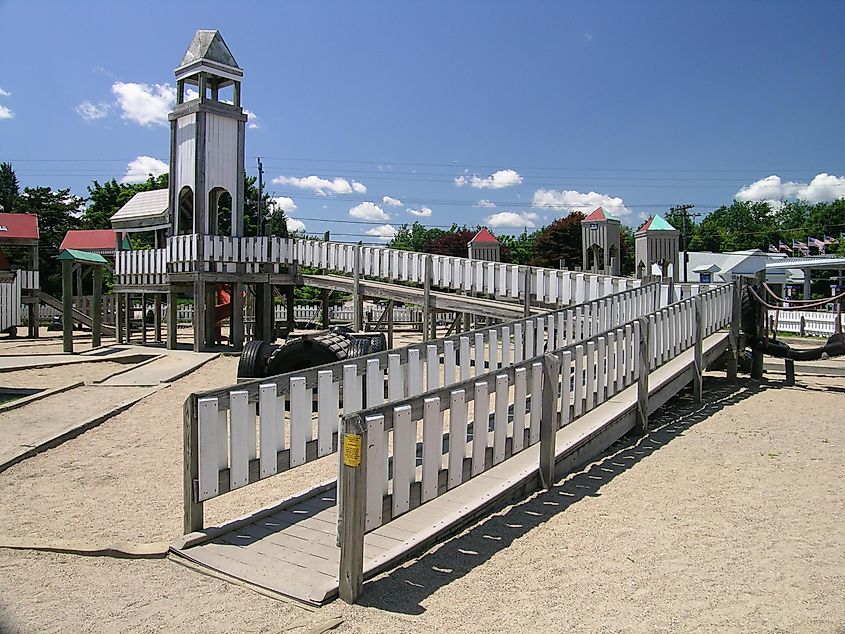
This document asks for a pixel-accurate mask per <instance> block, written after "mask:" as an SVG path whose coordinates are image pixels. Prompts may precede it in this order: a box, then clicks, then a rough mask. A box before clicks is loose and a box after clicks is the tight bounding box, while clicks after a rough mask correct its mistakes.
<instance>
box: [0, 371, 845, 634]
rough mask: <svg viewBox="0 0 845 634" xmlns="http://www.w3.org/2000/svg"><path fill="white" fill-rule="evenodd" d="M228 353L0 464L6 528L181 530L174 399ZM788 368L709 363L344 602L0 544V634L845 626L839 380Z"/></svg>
mask: <svg viewBox="0 0 845 634" xmlns="http://www.w3.org/2000/svg"><path fill="white" fill-rule="evenodd" d="M236 365H237V360H236V359H234V358H226V357H224V358H220V359H217V360H215V361H212V362H211V363H209V364H207V365H205V366H203V367H202V368H201V369H200V370H198V371H197V372H195V373H193V374H191V375H189V376H188V377H185V378H184V379H181V380H179V381H177V382H175V383H174V384H173V385H171V386H170V387H167V388H165V389H162V390H160V391H158V392H156V393H155V394H153V395H151V396H149V397H147V398H146V399H144V400H142V401H141V402H140V403H139V404H137V405H136V406H134V407H133V408H131V409H130V410H128V411H127V412H125V413H124V414H121V415H119V416H116V417H115V418H113V419H112V420H110V421H109V422H107V423H106V424H104V425H102V426H101V427H98V428H96V429H94V430H91V431H89V432H87V433H85V434H83V435H82V436H80V437H78V438H76V439H74V440H72V441H69V442H67V443H65V444H64V445H62V446H60V447H58V448H55V449H52V450H50V451H48V452H46V453H44V454H40V455H38V456H36V457H34V458H32V459H30V460H27V461H25V462H23V463H21V464H19V465H15V466H14V467H12V468H10V469H9V470H7V471H6V472H4V473H2V474H0V491H2V492H3V494H2V495H0V542H2V541H3V540H4V538H8V539H10V540H23V539H26V540H29V541H32V542H34V543H41V542H44V541H48V540H58V539H61V540H70V541H84V542H88V543H93V544H108V543H112V542H115V541H129V542H134V543H148V542H157V541H170V540H172V539H173V538H175V537H176V536H178V535H179V534H180V533H181V512H182V484H181V482H182V479H181V478H182V476H181V452H182V449H181V448H182V436H181V435H182V431H181V408H182V403H183V401H184V399H185V398H186V397H187V395H188V394H189V393H190V392H192V391H195V390H199V389H207V388H212V387H215V386H221V385H226V384H229V383H231V382H232V379H233V377H234V373H235V367H236ZM798 371H799V381H800V385H799V386H798V387H796V388H785V387H783V386H782V384H781V381H780V379H779V378H777V376H776V375H773V379H772V380H771V381H769V382H766V383H763V384H762V385H759V386H758V385H757V384H755V383H752V382H750V381H745V382H743V383H742V384H741V385H740V386H739V387H738V388H736V387H732V386H728V385H726V384H724V382H723V381H721V380H720V379H719V378H708V381H707V383H706V389H707V396H708V404H707V405H706V406H704V407H696V406H695V405H693V404H692V403H691V402H690V401H689V400H683V399H678V400H676V401H673V402H672V403H670V405H669V406H668V407H667V408H666V409H667V410H668V411H669V412H671V413H670V414H664V415H662V416H660V417H656V418H655V423H656V425H657V429H656V430H655V431H653V432H652V433H650V434H649V436H647V437H646V438H645V439H642V440H639V441H623V442H620V443H618V444H617V445H616V446H615V447H613V448H611V450H610V451H609V452H607V454H606V455H605V456H603V457H602V458H601V459H599V460H598V461H597V462H595V463H594V464H593V465H591V466H589V467H588V468H586V469H585V470H584V471H582V472H581V473H579V474H574V475H573V476H570V477H569V478H567V479H566V480H564V481H562V482H560V483H558V485H557V486H555V487H554V489H553V490H551V491H550V492H546V493H542V494H537V495H535V496H533V497H532V498H530V499H529V500H527V501H524V502H522V503H519V504H516V505H514V506H511V507H507V508H505V509H502V510H501V511H500V512H498V513H496V514H494V515H492V516H491V517H489V518H488V519H486V520H484V521H482V522H480V523H479V524H478V525H476V526H474V527H471V528H470V529H468V530H467V531H465V532H464V533H462V534H461V535H459V536H457V537H455V538H453V539H451V540H450V541H448V542H446V543H444V544H442V545H440V546H439V547H438V548H436V549H435V550H433V551H432V552H430V553H428V554H426V555H424V556H421V557H419V558H417V559H414V560H412V561H409V562H407V563H406V564H405V565H404V566H402V567H400V568H398V569H396V570H394V571H392V572H390V573H388V574H386V575H382V576H381V577H379V578H378V579H376V580H374V581H372V582H370V583H368V584H367V586H366V589H365V591H366V594H365V596H364V601H363V602H362V604H361V605H358V606H347V605H344V604H342V603H340V602H336V603H334V604H331V605H329V606H326V607H324V608H322V609H320V610H317V611H313V610H311V609H308V608H304V607H302V606H300V605H298V604H295V603H288V602H284V601H277V600H273V599H270V598H267V597H264V596H262V595H260V594H258V593H255V592H252V591H250V590H247V589H244V588H241V587H238V586H235V585H232V584H229V583H226V582H223V581H220V580H217V579H213V578H210V577H207V576H205V575H202V574H199V573H197V572H195V571H192V570H189V569H187V568H184V567H182V566H180V565H177V564H175V563H172V562H170V561H168V560H147V561H137V560H121V559H112V558H104V557H97V558H94V557H79V556H71V555H58V554H48V553H38V552H33V551H12V550H5V549H0V631H2V632H35V631H37V632H42V631H44V632H59V631H61V632H66V631H74V632H113V631H127V632H128V631H132V632H136V631H140V632H169V631H185V632H282V631H291V632H309V631H322V628H324V627H326V626H328V625H330V624H332V623H334V621H333V620H332V619H335V618H339V619H342V621H343V622H342V623H341V624H340V625H339V627H338V629H337V631H342V632H384V631H394V632H405V631H407V632H429V631H449V632H452V631H465V632H488V631H513V630H516V629H520V630H523V631H570V630H579V631H598V632H603V631H702V632H710V631H714V630H721V631H726V630H727V631H760V632H794V631H812V632H830V631H841V630H842V629H843V627H845V601H843V597H845V528H843V526H845V492H843V491H845V488H844V487H843V483H842V473H843V469H844V468H845V452H843V448H845V428H843V425H842V422H841V421H842V417H841V413H840V412H841V409H842V407H843V404H845V400H843V399H845V397H844V396H843V392H845V385H844V384H843V382H842V379H841V378H831V377H825V376H818V375H813V376H809V375H808V376H803V377H802V376H801V375H800V367H799V369H798ZM715 376H716V377H718V375H715ZM335 460H336V459H335V458H334V457H328V458H326V459H324V460H322V461H318V462H316V463H313V464H310V465H306V466H305V467H301V468H299V469H296V470H294V471H292V472H289V473H287V474H285V475H283V476H279V477H276V478H272V479H270V480H267V481H262V482H260V483H257V484H255V485H252V486H250V487H247V488H246V489H243V490H241V491H236V492H234V493H231V494H228V495H226V496H223V497H221V498H218V499H217V500H214V501H212V502H211V503H209V504H207V505H206V522H207V524H212V523H215V522H219V521H223V520H226V519H231V518H233V517H235V516H237V515H239V514H242V513H245V512H248V511H252V510H255V509H256V508H258V507H259V506H261V505H263V504H268V503H270V502H272V501H274V500H276V499H278V498H279V497H282V496H284V495H286V494H288V493H293V492H296V491H299V490H301V489H303V488H306V487H307V486H308V485H309V484H311V483H313V482H315V481H318V480H321V479H328V478H330V477H332V475H333V473H334V470H335V465H336V462H335ZM315 628H316V629H315Z"/></svg>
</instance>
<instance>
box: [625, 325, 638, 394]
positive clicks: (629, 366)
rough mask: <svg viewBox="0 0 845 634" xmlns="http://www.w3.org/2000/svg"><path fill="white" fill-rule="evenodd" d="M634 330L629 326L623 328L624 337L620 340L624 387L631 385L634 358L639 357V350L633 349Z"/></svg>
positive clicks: (634, 363)
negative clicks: (623, 362)
mask: <svg viewBox="0 0 845 634" xmlns="http://www.w3.org/2000/svg"><path fill="white" fill-rule="evenodd" d="M633 332H634V329H633V327H632V326H631V324H628V325H627V326H625V336H624V337H623V338H622V345H623V348H624V350H625V380H624V381H623V383H624V385H625V386H626V387H627V386H629V385H631V383H632V382H633V380H634V376H635V374H634V366H635V365H636V356H637V355H639V350H637V349H635V348H634V335H633Z"/></svg>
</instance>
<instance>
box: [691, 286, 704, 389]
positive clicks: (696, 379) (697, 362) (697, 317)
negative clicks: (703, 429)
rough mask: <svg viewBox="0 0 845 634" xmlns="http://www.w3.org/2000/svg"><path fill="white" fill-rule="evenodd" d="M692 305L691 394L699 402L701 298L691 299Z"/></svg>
mask: <svg viewBox="0 0 845 634" xmlns="http://www.w3.org/2000/svg"><path fill="white" fill-rule="evenodd" d="M693 306H694V307H695V351H694V355H695V356H694V360H693V365H694V368H693V370H694V373H693V377H692V395H693V400H695V402H696V403H700V402H701V390H702V380H703V374H704V368H703V367H701V366H702V364H703V355H702V346H701V342H702V340H703V336H702V335H703V332H702V327H703V323H702V319H701V298H700V297H696V298H695V300H694V301H693Z"/></svg>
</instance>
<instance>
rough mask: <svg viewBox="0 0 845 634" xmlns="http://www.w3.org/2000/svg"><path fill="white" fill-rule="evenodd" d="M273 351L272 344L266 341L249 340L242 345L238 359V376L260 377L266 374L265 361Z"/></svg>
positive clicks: (241, 377)
mask: <svg viewBox="0 0 845 634" xmlns="http://www.w3.org/2000/svg"><path fill="white" fill-rule="evenodd" d="M272 353H273V346H271V345H270V344H269V343H267V342H266V341H264V340H263V339H262V340H256V341H250V342H249V343H248V344H246V345H245V346H244V349H243V352H242V353H241V358H240V360H239V361H238V378H240V379H260V378H262V377H265V376H267V361H268V360H269V359H270V355H271V354H272Z"/></svg>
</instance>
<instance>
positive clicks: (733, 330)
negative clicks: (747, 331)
mask: <svg viewBox="0 0 845 634" xmlns="http://www.w3.org/2000/svg"><path fill="white" fill-rule="evenodd" d="M732 291H733V292H732V294H731V326H730V332H729V341H730V348H729V350H728V352H727V355H728V356H727V375H728V381H730V382H731V383H736V380H737V372H738V370H739V327H740V323H741V321H742V294H741V293H742V291H741V289H740V280H739V279H737V280H734V282H733V289H732Z"/></svg>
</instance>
